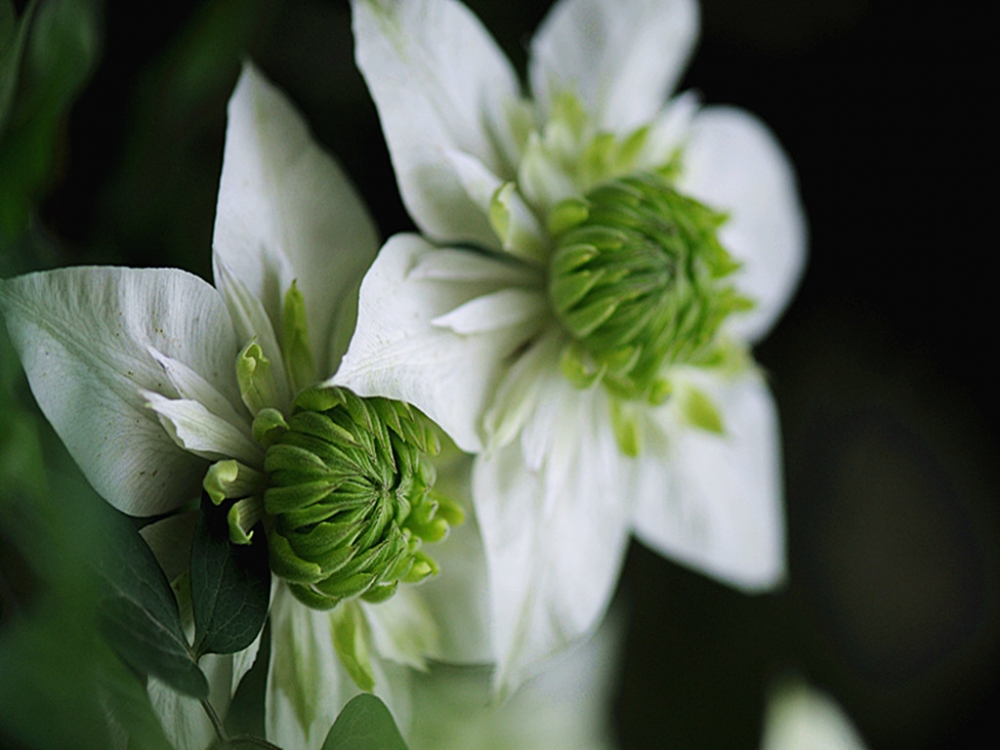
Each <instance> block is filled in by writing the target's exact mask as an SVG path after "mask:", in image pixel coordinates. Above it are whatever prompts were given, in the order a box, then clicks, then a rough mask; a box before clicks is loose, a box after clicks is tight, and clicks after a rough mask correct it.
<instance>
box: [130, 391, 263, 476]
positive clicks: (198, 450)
mask: <svg viewBox="0 0 1000 750" xmlns="http://www.w3.org/2000/svg"><path fill="white" fill-rule="evenodd" d="M142 393H143V395H144V396H145V397H146V403H147V404H148V405H149V408H150V409H152V410H153V411H155V412H156V414H157V416H159V417H160V422H161V423H162V425H163V429H164V430H166V431H167V433H168V434H169V435H170V437H171V438H173V440H174V442H175V443H177V445H179V446H180V447H181V448H183V449H184V450H186V451H190V452H191V453H194V454H195V455H196V456H201V457H202V458H207V459H209V460H212V461H218V460H220V459H227V458H235V459H237V460H238V461H242V462H243V463H245V464H246V465H247V466H258V467H259V466H262V465H263V463H264V449H263V448H261V446H260V444H259V443H256V442H254V439H253V437H251V436H250V435H249V434H247V431H246V429H247V425H245V424H239V425H234V424H231V423H230V422H227V421H226V420H224V419H222V418H220V417H217V416H215V415H214V414H212V412H210V411H209V410H208V409H206V408H205V407H204V406H203V405H202V404H199V403H198V402H197V401H188V400H186V399H172V398H165V397H163V396H161V395H160V394H158V393H153V392H152V391H143V392H142ZM241 428H242V429H241Z"/></svg>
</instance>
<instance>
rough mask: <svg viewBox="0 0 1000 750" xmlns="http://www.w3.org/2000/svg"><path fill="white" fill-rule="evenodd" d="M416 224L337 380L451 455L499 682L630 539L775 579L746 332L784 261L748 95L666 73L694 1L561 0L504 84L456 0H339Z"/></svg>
mask: <svg viewBox="0 0 1000 750" xmlns="http://www.w3.org/2000/svg"><path fill="white" fill-rule="evenodd" d="M352 5H353V10H354V30H355V37H356V44H357V60H358V64H359V66H360V68H361V71H362V73H363V74H364V76H365V79H366V81H367V83H368V86H369V89H370V90H371V92H372V95H373V97H374V99H375V103H376V106H377V107H378V111H379V116H380V118H381V121H382V127H383V130H384V132H385V136H386V140H387V143H388V146H389V152H390V155H391V157H392V160H393V166H394V168H395V171H396V177H397V181H398V183H399V188H400V192H401V194H402V197H403V201H404V203H405V204H406V206H407V208H408V210H409V211H410V213H411V215H412V217H413V219H414V221H415V222H416V224H417V225H418V227H419V228H420V230H421V232H422V234H423V236H417V235H398V236H396V237H393V238H391V239H390V240H389V241H388V243H387V244H386V245H385V246H384V247H383V249H382V251H381V252H380V254H379V257H378V258H377V259H376V261H375V263H374V265H373V267H372V270H371V271H370V272H369V273H368V275H367V276H366V279H365V281H364V283H363V285H362V289H361V301H360V309H359V319H358V327H357V330H356V333H355V336H354V338H353V339H352V342H351V345H350V349H349V351H348V353H347V354H346V355H345V358H344V361H343V364H342V367H341V370H340V372H339V374H338V382H339V383H341V384H343V385H346V386H348V387H350V388H352V389H354V390H355V391H356V392H358V393H361V394H365V395H383V396H387V397H391V398H397V399H402V400H405V401H408V402H410V403H413V404H414V405H416V406H417V407H419V408H420V409H421V410H423V411H424V412H425V413H427V414H428V415H429V416H430V417H431V418H432V419H434V420H435V421H437V422H438V423H439V424H440V425H441V426H442V427H443V428H444V429H445V430H446V431H447V432H448V433H449V434H450V435H451V436H452V437H453V438H454V440H455V441H456V442H457V443H458V445H459V446H460V447H461V448H463V449H464V450H467V451H469V452H472V453H475V454H477V456H476V459H475V467H474V475H473V495H474V503H475V508H476V514H477V517H478V521H479V524H480V527H481V529H482V534H483V539H484V544H485V548H486V555H487V560H488V564H489V569H490V596H491V613H492V620H491V622H492V625H493V631H492V637H493V649H494V652H495V655H496V658H497V659H498V661H499V664H500V669H499V670H498V673H497V675H498V676H497V680H498V685H499V687H501V688H504V687H509V686H510V685H513V684H516V683H517V682H518V681H520V680H521V679H522V678H523V677H524V676H526V675H527V674H530V673H531V672H532V671H533V670H534V669H535V668H536V665H537V663H538V662H539V661H540V660H542V659H544V658H546V657H548V656H550V655H551V654H553V653H554V652H556V651H558V650H559V649H560V648H562V647H563V646H564V645H565V644H566V643H567V642H569V641H572V640H574V639H576V638H578V637H580V636H582V635H583V634H585V633H587V632H589V631H590V630H592V629H593V628H594V627H595V626H596V624H597V622H598V620H599V618H600V616H601V614H602V613H603V612H604V609H605V608H606V606H607V602H608V599H609V597H610V595H611V592H612V590H613V587H614V584H615V581H616V580H617V576H618V570H619V568H620V565H621V562H622V559H623V556H624V550H625V547H626V544H627V541H628V537H629V533H630V532H631V531H635V532H636V533H637V535H638V536H639V537H640V538H641V539H643V540H644V541H645V542H647V543H648V544H650V545H651V546H653V547H654V548H655V549H657V550H659V551H660V552H662V553H663V554H665V555H668V556H670V557H672V558H675V559H678V560H680V561H682V562H685V563H687V564H689V565H692V566H694V567H696V568H698V569H700V570H703V571H706V572H708V573H710V574H712V575H715V576H717V577H719V578H721V579H723V580H725V581H728V582H730V583H732V584H735V585H737V586H740V587H742V588H744V589H748V590H759V589H766V588H768V587H770V586H773V585H774V584H775V583H777V582H778V581H780V580H781V578H782V577H783V575H784V541H783V520H782V509H781V489H780V486H781V483H780V460H779V446H778V432H777V420H776V416H775V409H774V403H773V400H772V397H771V395H770V393H769V392H768V389H767V386H766V384H765V383H764V380H763V377H762V376H761V374H760V373H759V372H758V370H757V369H756V367H755V366H754V364H753V360H752V358H751V356H750V354H749V347H750V345H751V344H752V343H753V341H755V340H756V339H758V338H759V337H761V336H762V335H764V333H766V331H767V330H768V329H769V328H770V326H771V325H772V323H773V321H774V320H775V319H776V318H777V316H778V315H779V314H780V312H781V310H782V308H783V307H784V305H785V304H786V302H787V300H788V298H789V296H790V294H791V291H792V289H793V288H794V286H795V283H796V281H797V279H798V276H799V274H800V272H801V269H802V265H803V261H804V255H805V230H804V219H803V216H802V212H801V209H800V205H799V199H798V195H797V192H796V187H795V179H794V175H793V172H792V169H791V165H790V164H789V162H788V160H787V158H786V157H785V155H784V153H783V152H782V150H781V148H780V146H779V145H778V144H777V142H776V140H775V139H774V137H773V136H772V135H771V134H770V132H769V131H768V130H767V129H766V127H765V126H763V125H762V124H761V123H760V122H759V121H758V120H757V119H756V118H754V117H753V116H752V115H750V114H748V113H746V112H743V111H741V110H738V109H735V108H732V107H711V106H709V107H701V106H700V105H699V103H698V101H697V99H696V97H694V96H693V95H690V94H682V95H680V96H677V97H675V98H673V99H668V95H669V93H670V91H671V89H672V88H673V86H674V84H675V83H676V81H677V80H678V78H679V77H680V73H681V71H682V68H683V64H684V62H685V61H686V59H687V57H688V55H689V53H690V51H691V49H692V46H693V43H694V39H695V35H696V29H697V7H696V5H695V4H694V2H693V1H692V0H614V1H612V0H561V1H560V2H558V3H557V4H556V5H555V7H554V8H553V9H552V11H551V12H550V14H549V15H548V17H547V18H546V19H545V20H544V21H543V23H542V25H541V27H540V28H539V30H538V32H537V33H536V35H535V37H534V39H533V40H532V43H531V48H530V59H529V69H528V78H529V83H530V85H529V86H528V87H527V90H528V95H524V94H523V93H522V87H521V86H520V84H519V82H518V80H517V77H516V76H515V74H514V72H513V70H512V68H511V66H510V64H509V63H508V62H507V60H506V59H505V58H504V56H503V54H502V53H501V52H500V51H499V49H498V48H497V46H496V44H495V43H494V42H493V40H492V39H491V38H490V36H489V34H488V33H487V32H486V31H485V29H483V27H482V26H481V25H480V23H479V22H478V20H477V19H476V18H475V17H474V16H473V15H472V14H471V13H470V12H469V11H468V10H467V9H466V8H465V7H464V6H462V5H461V4H460V3H458V2H456V1H455V0H408V1H407V2H401V1H399V0H354V2H353V4H352Z"/></svg>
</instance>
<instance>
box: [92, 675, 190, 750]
mask: <svg viewBox="0 0 1000 750" xmlns="http://www.w3.org/2000/svg"><path fill="white" fill-rule="evenodd" d="M98 680H99V683H98V684H99V685H100V687H101V695H102V697H103V698H104V700H105V701H106V705H107V708H108V711H109V712H110V713H111V715H112V716H113V717H114V720H115V721H116V722H118V724H119V725H120V726H121V728H122V729H124V730H125V732H126V733H127V734H128V736H129V747H130V748H137V749H140V748H141V750H172V746H171V744H170V741H169V740H168V739H167V736H166V734H164V732H163V727H162V726H160V721H159V719H157V718H156V714H155V713H153V705H152V703H151V702H150V700H149V693H147V692H146V686H145V684H144V683H143V682H142V681H141V680H140V679H139V678H138V677H136V675H134V674H133V673H132V672H131V671H129V670H128V669H127V668H126V667H125V665H124V664H123V663H122V662H120V661H119V660H118V659H115V658H109V659H106V660H104V661H103V662H102V664H101V667H100V672H99V676H98Z"/></svg>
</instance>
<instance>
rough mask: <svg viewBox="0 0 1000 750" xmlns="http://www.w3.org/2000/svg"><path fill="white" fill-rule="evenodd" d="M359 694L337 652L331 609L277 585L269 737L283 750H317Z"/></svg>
mask: <svg viewBox="0 0 1000 750" xmlns="http://www.w3.org/2000/svg"><path fill="white" fill-rule="evenodd" d="M358 692H359V690H358V688H357V687H356V686H355V685H354V683H353V682H352V681H351V678H350V676H349V675H348V674H347V672H346V670H344V668H343V667H342V666H341V664H340V659H339V658H338V656H337V654H336V652H335V651H334V647H333V629H332V627H331V624H330V614H329V612H320V611H317V610H314V609H309V608H308V607H306V606H305V605H304V604H302V603H301V602H299V601H297V600H296V599H295V597H293V596H292V595H291V593H289V591H288V589H287V588H286V587H285V586H284V585H279V590H278V591H277V592H276V593H275V595H274V600H273V601H272V602H271V660H270V664H269V665H268V675H267V691H266V692H265V694H264V724H265V731H266V733H267V739H268V740H269V741H271V742H273V743H275V744H277V745H279V746H280V747H284V748H298V749H299V750H319V748H321V747H322V746H323V740H324V739H325V738H326V735H327V732H329V731H330V727H332V726H333V722H334V721H335V720H336V718H337V714H339V713H340V710H341V709H342V708H343V707H344V705H345V704H346V703H347V701H349V700H350V699H351V698H353V697H354V696H355V695H357V693H358Z"/></svg>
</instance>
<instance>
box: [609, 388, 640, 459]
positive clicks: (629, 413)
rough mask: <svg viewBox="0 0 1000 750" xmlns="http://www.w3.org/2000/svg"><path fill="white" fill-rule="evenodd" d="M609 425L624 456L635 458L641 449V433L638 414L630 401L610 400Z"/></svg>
mask: <svg viewBox="0 0 1000 750" xmlns="http://www.w3.org/2000/svg"><path fill="white" fill-rule="evenodd" d="M611 425H612V427H614V430H615V439H616V440H617V441H618V447H619V448H620V449H621V452H622V453H624V454H625V455H626V456H631V457H632V458H635V457H636V456H638V455H639V451H640V450H641V449H642V432H641V429H640V422H639V414H638V413H637V411H636V409H635V406H634V404H633V403H632V402H630V401H622V400H621V399H619V398H612V399H611Z"/></svg>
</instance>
